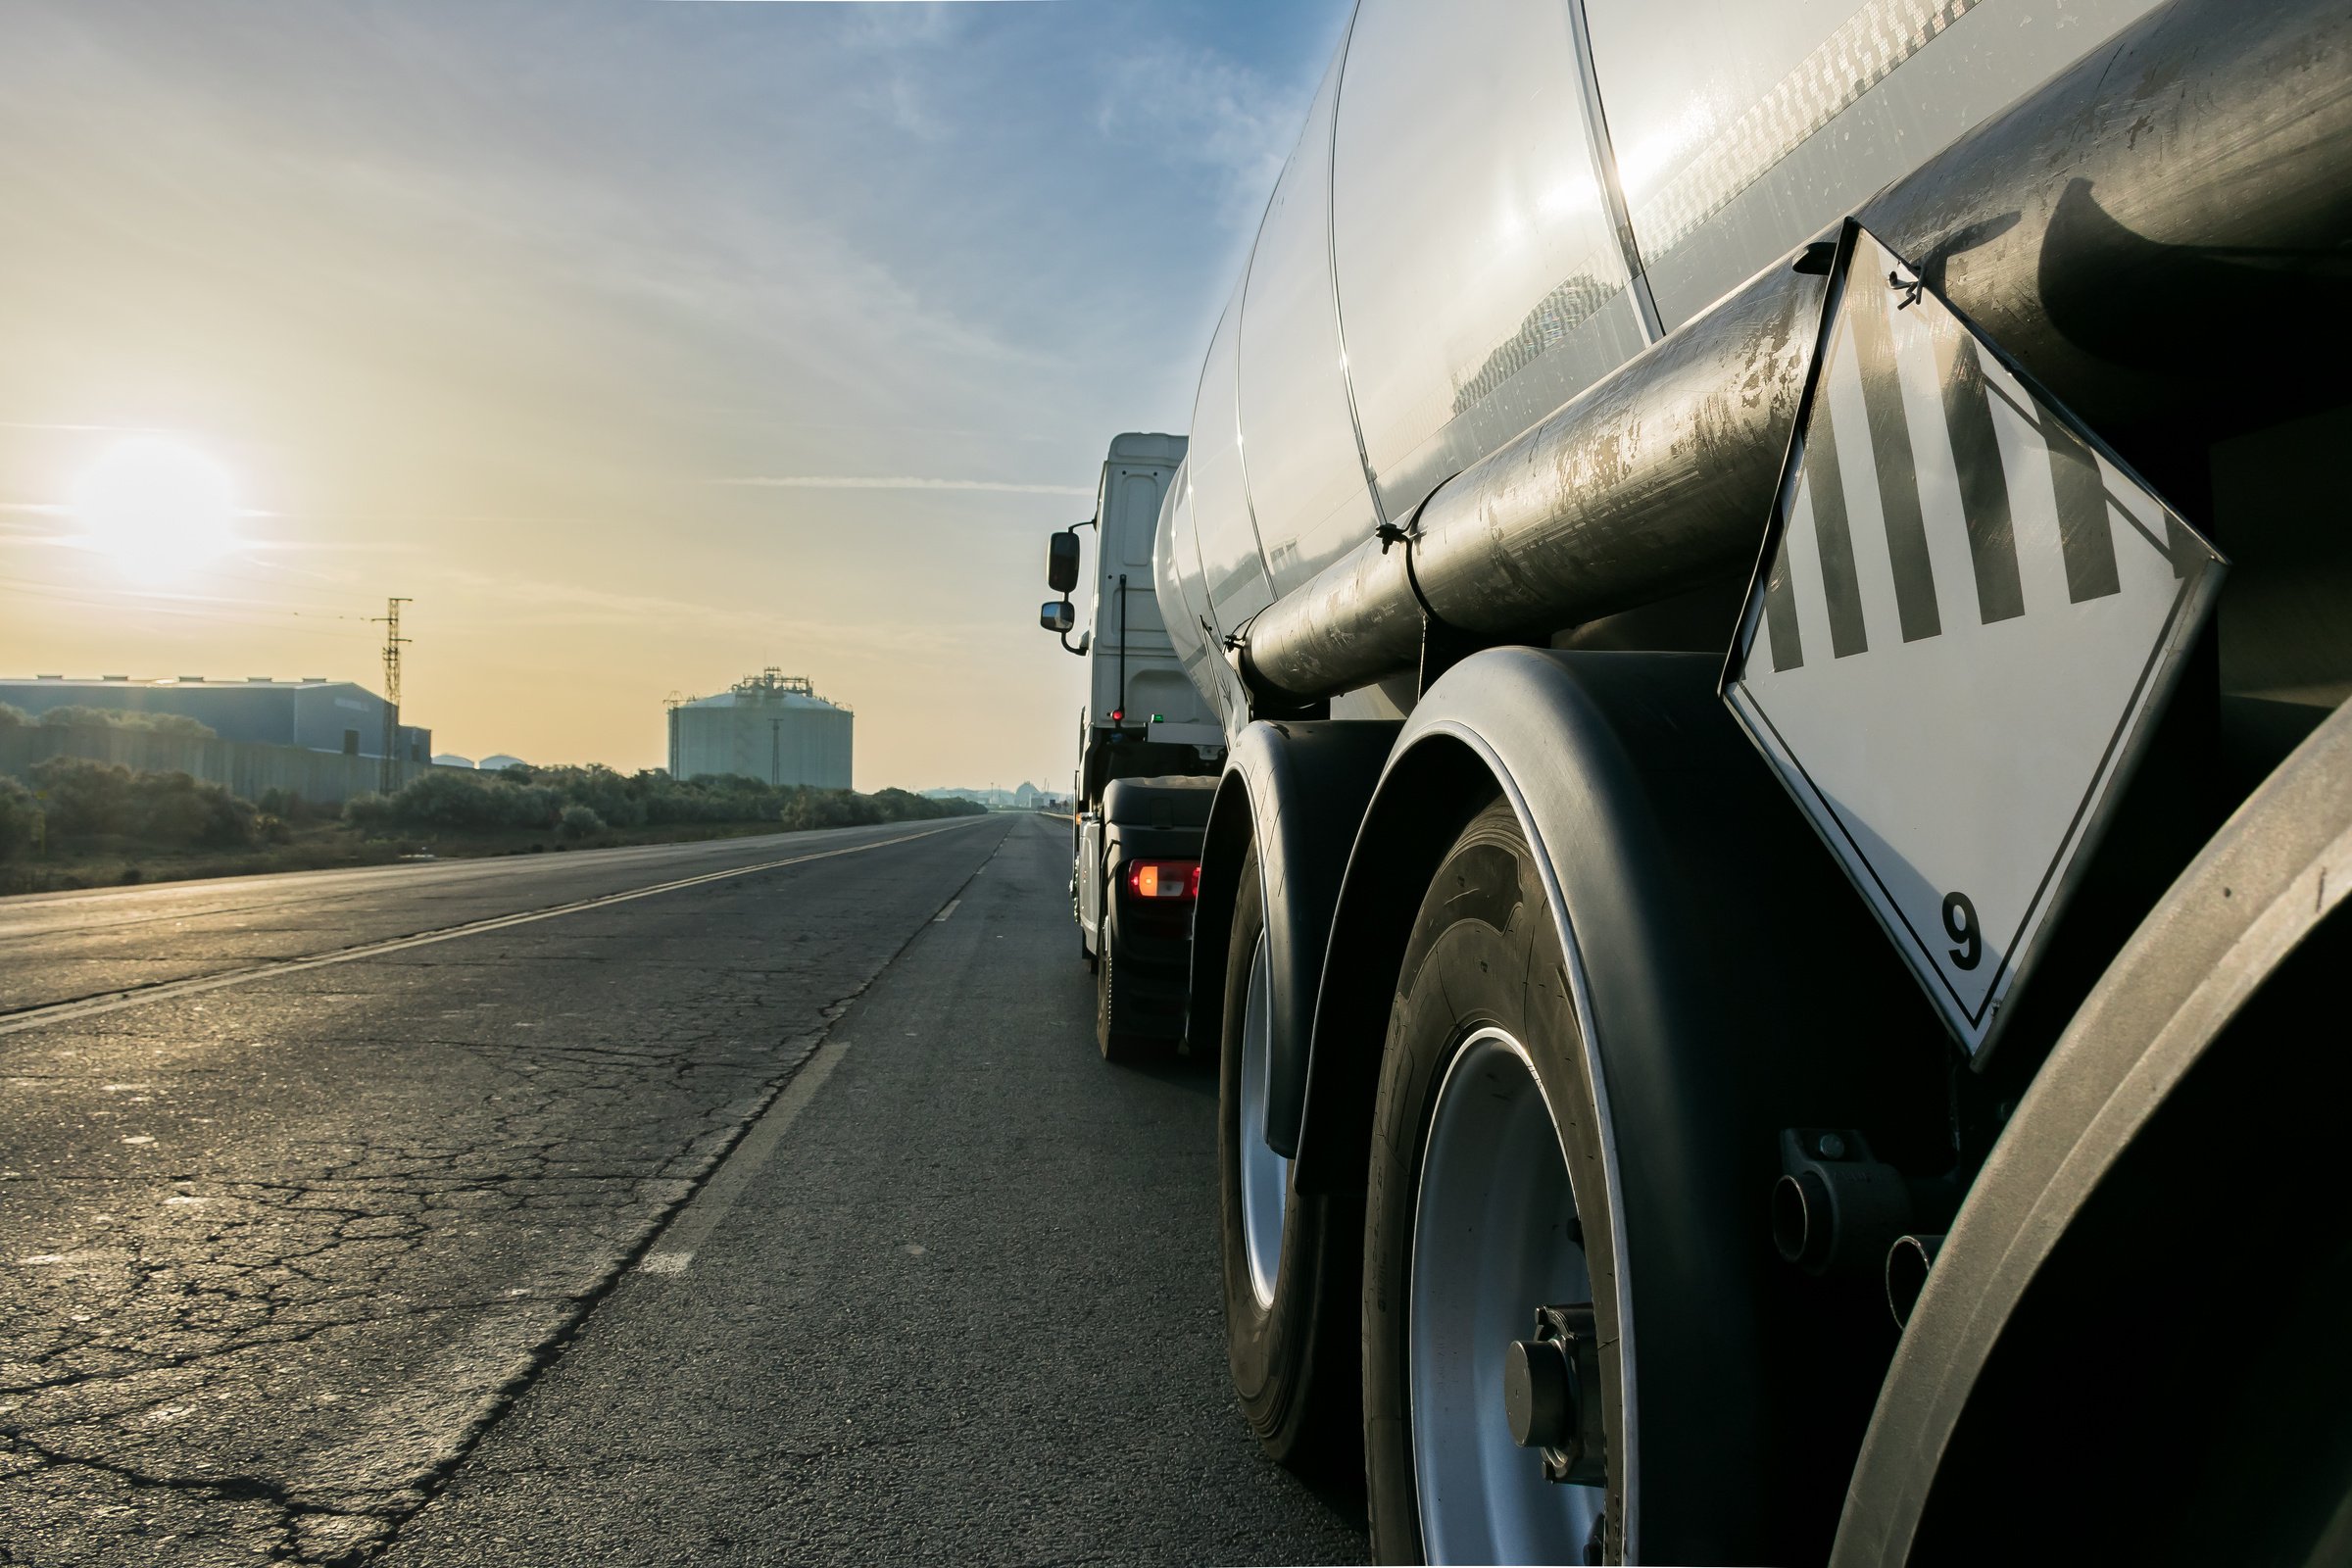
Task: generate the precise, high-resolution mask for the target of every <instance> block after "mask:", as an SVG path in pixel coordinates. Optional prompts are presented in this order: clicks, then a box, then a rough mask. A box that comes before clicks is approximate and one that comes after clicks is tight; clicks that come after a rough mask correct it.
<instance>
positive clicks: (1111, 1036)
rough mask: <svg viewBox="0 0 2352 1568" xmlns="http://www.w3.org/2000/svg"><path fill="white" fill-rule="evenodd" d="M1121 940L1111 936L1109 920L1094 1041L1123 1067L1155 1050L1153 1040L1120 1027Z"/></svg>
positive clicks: (1108, 1058) (1097, 972)
mask: <svg viewBox="0 0 2352 1568" xmlns="http://www.w3.org/2000/svg"><path fill="white" fill-rule="evenodd" d="M1118 951H1119V949H1118V944H1117V943H1116V942H1115V941H1113V940H1112V939H1111V935H1110V927H1109V924H1108V923H1107V922H1105V923H1104V925H1103V952H1102V954H1101V956H1100V957H1099V958H1098V960H1097V962H1098V967H1097V968H1096V970H1095V1045H1096V1047H1097V1048H1098V1049H1099V1050H1101V1051H1102V1053H1103V1060H1104V1061H1107V1062H1110V1063H1112V1064H1113V1065H1116V1066H1121V1067H1131V1066H1134V1065H1135V1064H1136V1063H1137V1062H1139V1061H1145V1060H1149V1059H1150V1058H1151V1057H1152V1055H1153V1054H1154V1052H1153V1050H1152V1044H1153V1043H1152V1041H1149V1040H1143V1039H1139V1038H1137V1037H1136V1036H1135V1035H1134V1034H1132V1033H1131V1032H1129V1031H1128V1030H1126V1029H1124V1028H1122V1027H1120V1025H1121V1022H1122V1020H1121V1019H1120V1017H1119V994H1118V961H1117V956H1118Z"/></svg>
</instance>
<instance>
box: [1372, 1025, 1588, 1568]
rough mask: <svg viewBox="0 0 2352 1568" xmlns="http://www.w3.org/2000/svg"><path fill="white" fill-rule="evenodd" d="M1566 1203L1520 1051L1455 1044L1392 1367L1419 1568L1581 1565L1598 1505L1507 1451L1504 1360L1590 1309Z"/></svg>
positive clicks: (1531, 1453) (1427, 1165) (1533, 1458)
mask: <svg viewBox="0 0 2352 1568" xmlns="http://www.w3.org/2000/svg"><path fill="white" fill-rule="evenodd" d="M1575 1221H1576V1201H1575V1198H1574V1196H1573V1194H1572V1193H1571V1191H1570V1188H1569V1184H1568V1163H1567V1160H1566V1158H1565V1157H1564V1156H1563V1155H1562V1153H1561V1152H1560V1145H1559V1138H1558V1135H1557V1133H1556V1132H1555V1131H1554V1129H1553V1122H1552V1117H1551V1111H1550V1107H1549V1106H1548V1105H1547V1104H1546V1103H1545V1102H1544V1092H1543V1088H1542V1086H1541V1084H1540V1083H1539V1082H1538V1081H1537V1079H1536V1076H1535V1070H1534V1066H1533V1064H1532V1062H1531V1061H1530V1060H1529V1058H1528V1054H1527V1051H1526V1048H1525V1047H1523V1046H1521V1045H1520V1044H1519V1042H1518V1041H1516V1040H1514V1039H1512V1038H1511V1037H1510V1036H1509V1035H1508V1034H1505V1033H1504V1032H1503V1031H1501V1030H1499V1029H1486V1030H1481V1031H1480V1032H1479V1033H1477V1034H1475V1035H1472V1036H1471V1037H1470V1038H1469V1039H1468V1040H1467V1041H1465V1042H1463V1044H1462V1048H1461V1050H1460V1051H1459V1052H1458V1053H1457V1054H1455V1056H1454V1058H1453V1061H1452V1064H1451V1065H1450V1066H1449V1067H1448V1068H1447V1069H1446V1076H1445V1079H1444V1081H1443V1082H1442V1083H1441V1084H1440V1085H1439V1088H1438V1094H1437V1100H1436V1103H1435V1104H1434V1105H1433V1106H1432V1107H1431V1111H1430V1129H1429V1139H1428V1143H1427V1146H1426V1150H1425V1153H1424V1157H1423V1162H1422V1168H1421V1183H1420V1190H1419V1192H1418V1193H1417V1195H1416V1197H1415V1201H1414V1208H1413V1227H1412V1248H1413V1250H1412V1257H1411V1262H1410V1266H1409V1270H1408V1274H1409V1286H1408V1292H1407V1317H1406V1332H1405V1342H1406V1353H1407V1356H1408V1358H1409V1359H1408V1363H1407V1365H1408V1372H1409V1377H1408V1383H1409V1390H1408V1392H1409V1396H1410V1399H1411V1417H1412V1418H1411V1422H1410V1431H1411V1437H1412V1450H1413V1480H1414V1483H1415V1489H1414V1490H1415V1493H1416V1500H1417V1504H1418V1508H1419V1512H1420V1521H1421V1541H1422V1548H1423V1550H1424V1552H1425V1554H1426V1556H1427V1559H1428V1560H1429V1561H1430V1562H1433V1563H1446V1562H1582V1561H1584V1560H1585V1550H1586V1544H1587V1543H1588V1542H1589V1541H1591V1539H1592V1537H1593V1529H1594V1526H1595V1523H1596V1521H1597V1520H1598V1518H1599V1516H1600V1512H1601V1509H1602V1506H1603V1502H1604V1499H1605V1497H1606V1493H1605V1491H1604V1489H1602V1488H1599V1487H1581V1486H1563V1485H1559V1484H1556V1483H1553V1482H1550V1481H1546V1480H1545V1479H1544V1467H1543V1460H1542V1457H1541V1455H1540V1454H1539V1453H1538V1452H1537V1451H1536V1450H1534V1449H1531V1448H1522V1447H1520V1446H1517V1445H1516V1444H1515V1443H1513V1442H1512V1441H1511V1434H1510V1429H1509V1425H1508V1422H1507V1420H1506V1418H1505V1416H1504V1412H1503V1398H1502V1391H1503V1357H1504V1352H1505V1351H1506V1349H1507V1348H1508V1347H1509V1346H1510V1344H1511V1342H1512V1341H1514V1340H1523V1339H1527V1338H1529V1337H1530V1336H1531V1335H1532V1334H1533V1333H1534V1330H1535V1323H1536V1309H1537V1308H1538V1307H1539V1306H1543V1305H1545V1304H1546V1303H1553V1302H1574V1301H1589V1300H1591V1299H1592V1296H1593V1282H1592V1275H1591V1272H1590V1270H1589V1268H1588V1266H1587V1263H1586V1259H1585V1253H1584V1249H1583V1248H1582V1247H1581V1246H1580V1245H1579V1244H1578V1243H1577V1241H1576V1240H1575V1237H1576V1235H1577V1234H1578V1233H1577V1231H1576V1228H1575Z"/></svg>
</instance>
